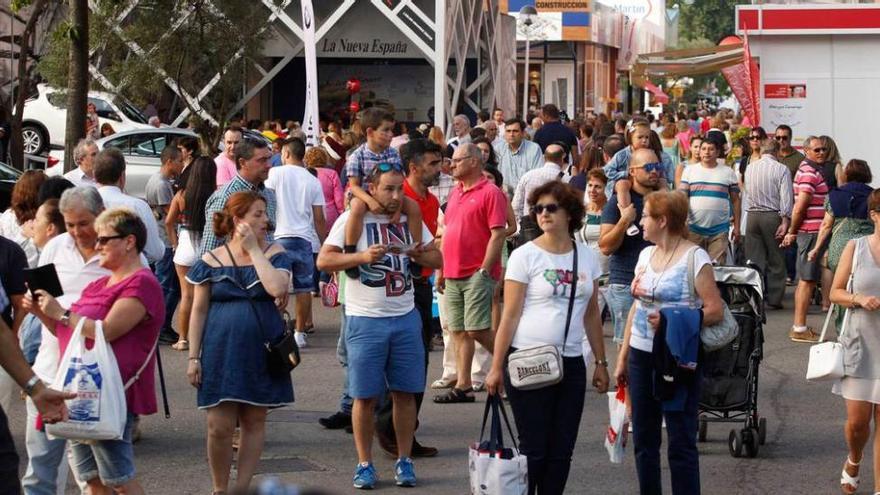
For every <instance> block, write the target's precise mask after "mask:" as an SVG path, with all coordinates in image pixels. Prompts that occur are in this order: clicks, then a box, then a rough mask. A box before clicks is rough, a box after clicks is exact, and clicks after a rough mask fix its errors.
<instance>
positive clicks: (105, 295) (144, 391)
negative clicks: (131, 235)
mask: <svg viewBox="0 0 880 495" xmlns="http://www.w3.org/2000/svg"><path fill="white" fill-rule="evenodd" d="M109 280H110V277H109V276H108V277H101V278H99V279H97V280H95V281H94V282H92V283H90V284H89V285H87V286H86V288H85V289H83V291H82V295H81V296H80V298H79V300H78V301H77V302H75V303H73V305H72V306H71V307H70V310H71V311H72V312H74V313H76V314H78V315H82V316H85V317H86V318H89V319H92V320H103V319H104V318H105V317H106V316H107V313H109V312H110V308H111V307H112V306H113V304H114V303H115V302H116V301H117V300H118V299H123V298H126V297H133V298H135V299H137V300H139V301H140V302H141V304H143V305H144V307H145V308H147V316H146V317H145V318H144V319H143V320H142V321H140V322H139V323H138V324H137V325H135V326H134V328H132V329H131V330H129V331H128V333H126V334H125V335H123V336H121V337H119V338H117V339H116V340H114V341H113V342H111V343H110V347H111V348H112V349H113V354H114V355H115V356H116V362H117V364H118V365H119V373H120V374H121V375H122V383H123V384H125V383H126V382H128V380H129V379H130V378H131V377H133V376H134V375H135V373H137V371H138V370H139V369H140V368H141V366H143V364H144V360H145V359H147V356H149V355H150V351H151V350H152V349H153V347H154V346H155V345H156V341H157V340H158V338H159V329H160V328H161V327H162V323H163V322H164V321H165V303H164V302H163V299H162V287H161V286H160V285H159V281H158V280H156V276H155V275H153V272H151V271H150V270H149V269H147V268H142V269H140V270H138V271H136V272H135V273H133V274H132V275H130V276H129V277H128V278H126V279H124V280H122V281H120V282H119V283H117V284H115V285H107V282H108V281H109ZM55 335H56V336H57V337H58V345H59V347H60V349H61V355H62V356H63V355H64V351H65V349H67V344H68V343H69V342H70V338H71V337H72V336H73V329H72V328H70V327H67V326H65V325H62V324H61V323H59V324H58V325H57V326H56V327H55ZM92 345H94V341H93V340H92V339H86V348H89V349H90V348H91V347H92ZM150 361H151V362H150V364H148V365H147V367H146V368H144V371H143V372H141V376H140V378H139V379H138V380H137V381H135V382H134V383H133V384H132V385H131V387H130V388H129V389H128V390H126V391H125V402H126V404H127V406H128V412H129V413H131V414H140V415H146V414H153V413H155V412H156V381H155V377H156V356H155V354H154V355H153V356H152V357H151V358H150Z"/></svg>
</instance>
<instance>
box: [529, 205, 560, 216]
mask: <svg viewBox="0 0 880 495" xmlns="http://www.w3.org/2000/svg"><path fill="white" fill-rule="evenodd" d="M545 210H546V211H547V213H556V212H557V211H559V205H558V204H556V203H549V204H546V205H542V204H537V205H535V206H532V213H534V214H535V215H540V214H542V213H544V211H545Z"/></svg>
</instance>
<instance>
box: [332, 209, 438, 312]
mask: <svg viewBox="0 0 880 495" xmlns="http://www.w3.org/2000/svg"><path fill="white" fill-rule="evenodd" d="M349 216H350V212H349V211H346V212H345V213H343V214H342V215H340V216H339V219H337V220H336V222H335V223H334V224H333V228H332V229H331V230H330V234H329V235H328V236H327V241H326V243H327V244H329V245H331V246H336V247H338V248H340V249H341V248H342V247H343V246H344V245H345V224H346V223H348V217H349ZM361 232H362V233H361V236H360V238H359V239H358V242H357V250H358V252H360V251H366V250H367V248H368V247H369V246H372V245H374V244H386V245H398V246H405V245H409V244H412V243H413V240H412V235H411V234H410V232H409V226H408V225H407V223H406V215H400V221H399V222H398V223H396V224H391V223H390V222H389V217H388V216H387V215H374V214H372V213H367V214H366V215H364V227H363V230H362V231H361ZM433 239H434V237H433V236H432V235H431V231H429V230H428V227H426V226H425V224H424V223H422V243H423V244H427V243H429V242H431V241H432V240H433ZM358 268H359V269H360V277H358V278H357V279H353V278H350V277H346V279H345V314H346V315H348V316H368V317H371V318H384V317H386V316H403V315H405V314H407V313H409V312H410V311H412V309H413V308H414V307H415V306H414V303H413V285H412V277H411V275H410V271H409V256H407V255H406V254H403V253H400V254H394V253H392V252H388V253H386V254H385V256H384V257H383V258H382V259H381V260H379V261H377V262H375V263H370V264H368V265H360V266H359V267H358Z"/></svg>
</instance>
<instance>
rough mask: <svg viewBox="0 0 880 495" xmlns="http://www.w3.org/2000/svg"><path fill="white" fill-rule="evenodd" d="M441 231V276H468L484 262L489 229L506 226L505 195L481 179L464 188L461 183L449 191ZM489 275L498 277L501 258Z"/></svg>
mask: <svg viewBox="0 0 880 495" xmlns="http://www.w3.org/2000/svg"><path fill="white" fill-rule="evenodd" d="M445 213H446V215H445V217H444V219H445V223H446V231H445V233H444V234H443V276H444V277H446V278H466V277H470V276H471V275H473V274H474V273H476V271H477V270H479V269H480V265H482V264H483V258H485V257H486V248H487V247H488V245H489V239H490V238H491V237H492V229H497V228H504V227H505V226H506V225H507V197H506V196H505V195H504V193H503V192H501V189H498V187H496V186H495V184H492V183H490V182H489V181H488V180H486V179H485V178H484V179H481V180H480V182H477V183H476V184H474V187H472V188H470V189H468V190H467V191H465V190H464V189H463V188H462V185H461V183H459V184H458V185H456V186H455V187H454V188H453V189H452V192H450V193H449V200H448V202H447V204H446V211H445ZM490 271H491V275H492V278H494V279H495V280H498V279H500V278H501V260H500V259H499V260H498V262H497V263H496V264H495V266H493V267H492V269H491V270H490Z"/></svg>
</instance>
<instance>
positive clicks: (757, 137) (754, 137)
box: [749, 136, 761, 141]
mask: <svg viewBox="0 0 880 495" xmlns="http://www.w3.org/2000/svg"><path fill="white" fill-rule="evenodd" d="M759 139H761V136H749V141H757V140H759Z"/></svg>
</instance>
